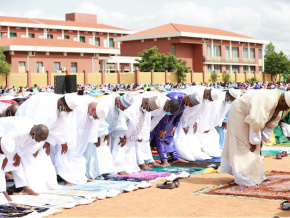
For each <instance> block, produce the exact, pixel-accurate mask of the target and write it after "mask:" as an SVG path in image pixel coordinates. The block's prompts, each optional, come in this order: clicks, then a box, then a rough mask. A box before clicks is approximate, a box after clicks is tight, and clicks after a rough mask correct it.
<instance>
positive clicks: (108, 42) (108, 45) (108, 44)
mask: <svg viewBox="0 0 290 218" xmlns="http://www.w3.org/2000/svg"><path fill="white" fill-rule="evenodd" d="M109 38H110V34H109V33H107V48H110V40H109Z"/></svg>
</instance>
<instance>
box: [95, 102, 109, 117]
mask: <svg viewBox="0 0 290 218" xmlns="http://www.w3.org/2000/svg"><path fill="white" fill-rule="evenodd" d="M96 114H97V116H98V118H99V119H102V118H106V117H107V116H108V114H109V107H108V106H107V105H104V104H100V103H99V104H97V106H96Z"/></svg>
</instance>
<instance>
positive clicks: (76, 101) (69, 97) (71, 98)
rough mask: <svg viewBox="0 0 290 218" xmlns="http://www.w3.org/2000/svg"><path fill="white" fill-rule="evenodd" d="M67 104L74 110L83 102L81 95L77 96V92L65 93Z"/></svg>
mask: <svg viewBox="0 0 290 218" xmlns="http://www.w3.org/2000/svg"><path fill="white" fill-rule="evenodd" d="M64 99H65V102H66V104H67V106H68V107H69V108H70V109H71V110H74V109H75V108H76V107H77V106H78V105H80V104H81V99H80V96H77V95H76V94H75V93H69V94H65V96H64Z"/></svg>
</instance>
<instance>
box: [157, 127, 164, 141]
mask: <svg viewBox="0 0 290 218" xmlns="http://www.w3.org/2000/svg"><path fill="white" fill-rule="evenodd" d="M165 135H166V130H162V129H161V130H160V132H159V134H158V137H159V138H161V139H163V138H164V136H165Z"/></svg>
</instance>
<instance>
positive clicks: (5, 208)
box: [0, 203, 49, 217]
mask: <svg viewBox="0 0 290 218" xmlns="http://www.w3.org/2000/svg"><path fill="white" fill-rule="evenodd" d="M48 209H49V208H45V207H33V206H28V205H24V204H15V203H9V204H3V205H0V217H23V216H26V215H28V214H30V213H32V212H34V211H37V212H38V213H41V212H44V211H47V210H48Z"/></svg>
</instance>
